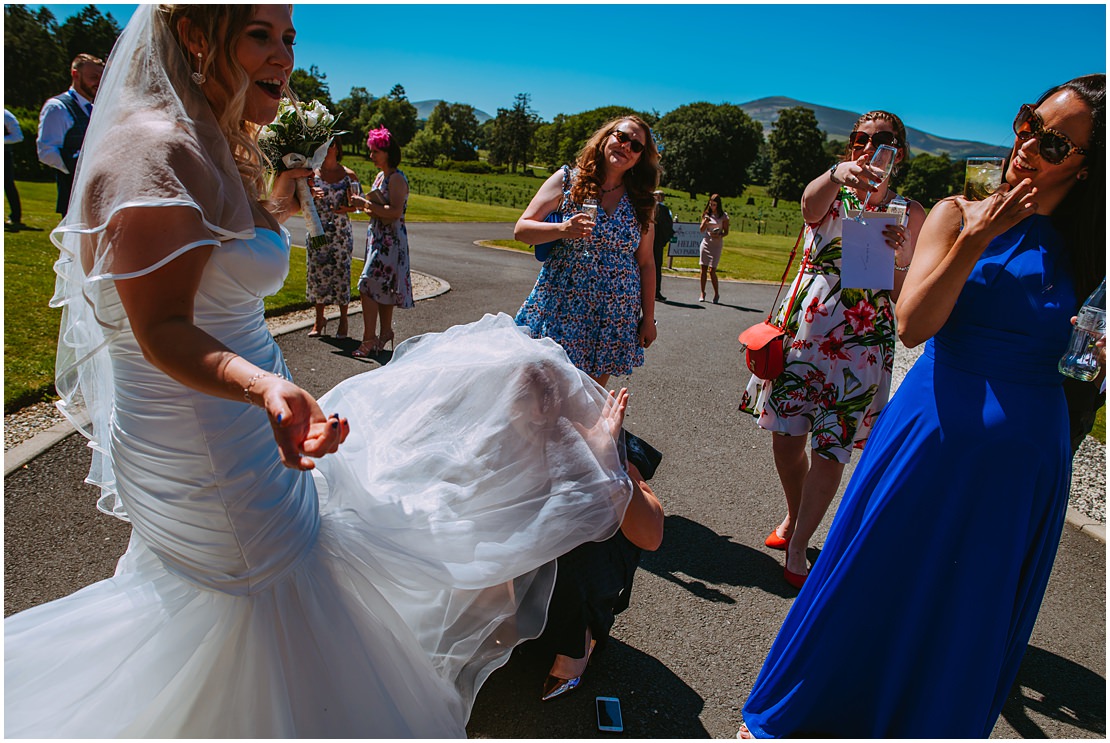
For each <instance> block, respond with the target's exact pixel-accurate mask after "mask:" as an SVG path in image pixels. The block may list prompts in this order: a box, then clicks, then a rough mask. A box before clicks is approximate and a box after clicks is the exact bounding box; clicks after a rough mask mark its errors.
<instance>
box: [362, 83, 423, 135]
mask: <svg viewBox="0 0 1110 743" xmlns="http://www.w3.org/2000/svg"><path fill="white" fill-rule="evenodd" d="M367 126H368V128H369V129H377V128H378V127H382V126H384V127H385V128H386V129H388V130H389V133H390V134H392V135H393V136H394V137H396V138H397V143H398V144H400V145H401V146H402V147H404V146H405V145H407V144H408V143H409V142H411V141H412V138H413V137H414V136H415V135H416V130H417V129H418V128H419V127H418V126H417V124H416V106H414V105H412V102H411V101H409V99H408V98H406V97H405V89H404V88H403V87H401V86H400V85H394V86H393V88H392V89H391V90H390V91H389V95H387V96H386V97H385V98H375V99H374V101H373V102H372V103H371V104H370V117H369V119H368V120H367Z"/></svg>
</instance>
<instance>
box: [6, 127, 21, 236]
mask: <svg viewBox="0 0 1110 743" xmlns="http://www.w3.org/2000/svg"><path fill="white" fill-rule="evenodd" d="M12 147H15V145H14V144H7V145H4V196H6V197H7V198H8V206H9V207H10V208H11V210H12V211H11V222H12V224H13V225H18V224H21V223H22V222H23V206H22V204H20V201H19V189H17V188H16V187H15V160H14V158H13V157H12Z"/></svg>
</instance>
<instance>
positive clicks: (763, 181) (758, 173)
mask: <svg viewBox="0 0 1110 743" xmlns="http://www.w3.org/2000/svg"><path fill="white" fill-rule="evenodd" d="M770 182H771V145H769V144H767V140H763V141H762V142H760V143H759V152H758V153H757V154H756V156H755V160H754V161H752V164H751V165H750V166H748V183H752V184H754V185H756V186H766V185H767V184H768V183H770Z"/></svg>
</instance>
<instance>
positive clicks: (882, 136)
mask: <svg viewBox="0 0 1110 743" xmlns="http://www.w3.org/2000/svg"><path fill="white" fill-rule="evenodd" d="M851 141H852V149H853V150H862V149H863V148H864V147H866V146H867V143H868V142H874V143H875V146H876V147H878V146H879V145H882V144H885V145H890V146H891V147H895V146H897V143H898V137H896V136H894V132H875V133H874V134H868V133H867V132H852V140H851Z"/></svg>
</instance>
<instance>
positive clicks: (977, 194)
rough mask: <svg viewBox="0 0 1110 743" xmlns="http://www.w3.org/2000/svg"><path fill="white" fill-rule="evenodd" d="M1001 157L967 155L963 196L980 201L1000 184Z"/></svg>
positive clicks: (969, 199)
mask: <svg viewBox="0 0 1110 743" xmlns="http://www.w3.org/2000/svg"><path fill="white" fill-rule="evenodd" d="M1003 162H1004V160H1003V158H1001V157H969V158H968V159H967V171H966V174H965V175H964V198H965V199H967V200H968V201H981V200H982V199H985V198H987V197H988V196H990V195H991V194H992V193H994V192H995V191H997V190H998V187H999V186H1001V185H1002V163H1003Z"/></svg>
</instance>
